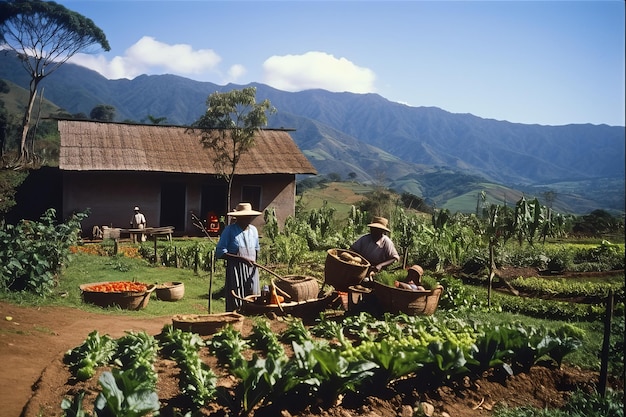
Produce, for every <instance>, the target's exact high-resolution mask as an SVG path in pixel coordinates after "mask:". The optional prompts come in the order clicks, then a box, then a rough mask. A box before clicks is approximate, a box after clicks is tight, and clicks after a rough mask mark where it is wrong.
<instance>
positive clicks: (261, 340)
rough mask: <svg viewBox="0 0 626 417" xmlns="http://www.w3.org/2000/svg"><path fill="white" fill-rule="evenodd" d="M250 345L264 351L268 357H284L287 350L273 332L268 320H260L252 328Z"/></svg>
mask: <svg viewBox="0 0 626 417" xmlns="http://www.w3.org/2000/svg"><path fill="white" fill-rule="evenodd" d="M250 345H251V346H252V347H253V348H255V349H257V350H262V351H263V352H265V353H266V354H267V356H270V355H271V356H274V357H277V358H278V357H284V356H286V355H285V348H284V347H283V345H282V343H281V342H280V340H279V339H278V335H276V333H274V332H273V331H272V329H271V328H270V326H269V323H268V322H267V320H266V319H262V318H260V319H258V320H257V321H256V322H255V323H254V325H253V326H252V334H251V335H250Z"/></svg>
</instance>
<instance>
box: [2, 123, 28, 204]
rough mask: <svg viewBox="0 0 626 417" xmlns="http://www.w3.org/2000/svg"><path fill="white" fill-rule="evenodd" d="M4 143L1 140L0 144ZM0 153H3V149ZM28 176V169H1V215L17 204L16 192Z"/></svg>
mask: <svg viewBox="0 0 626 417" xmlns="http://www.w3.org/2000/svg"><path fill="white" fill-rule="evenodd" d="M0 134H1V133H0ZM2 145H3V144H2V142H1V141H0V146H2ZM0 155H2V152H1V150H0ZM27 176H28V172H26V171H16V170H14V169H6V168H2V169H0V216H1V215H3V214H5V213H7V212H8V211H9V210H10V209H11V208H12V207H13V206H14V205H15V204H16V203H15V192H16V191H17V188H18V187H19V186H20V184H21V183H22V182H24V180H25V179H26V177H27Z"/></svg>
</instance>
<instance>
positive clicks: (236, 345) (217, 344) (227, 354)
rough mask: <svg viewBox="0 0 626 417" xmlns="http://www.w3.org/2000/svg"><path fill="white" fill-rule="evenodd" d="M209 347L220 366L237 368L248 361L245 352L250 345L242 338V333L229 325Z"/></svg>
mask: <svg viewBox="0 0 626 417" xmlns="http://www.w3.org/2000/svg"><path fill="white" fill-rule="evenodd" d="M208 347H209V350H210V351H211V353H212V354H213V355H215V356H216V357H217V360H218V361H219V362H220V364H222V365H226V366H229V367H230V368H237V367H238V366H240V365H241V364H242V363H244V362H245V361H246V359H245V358H244V356H243V352H244V350H246V349H248V348H249V347H250V345H249V344H248V342H247V341H246V340H245V339H244V338H243V337H242V336H241V333H240V332H238V331H237V330H235V329H234V327H233V326H232V325H230V324H229V325H227V326H226V327H225V328H223V329H222V330H220V331H219V332H217V333H215V334H214V335H213V337H212V338H211V341H210V342H209V344H208Z"/></svg>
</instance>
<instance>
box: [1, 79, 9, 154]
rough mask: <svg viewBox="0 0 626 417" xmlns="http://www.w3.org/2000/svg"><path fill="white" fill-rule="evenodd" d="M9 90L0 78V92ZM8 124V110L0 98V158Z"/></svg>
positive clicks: (3, 92)
mask: <svg viewBox="0 0 626 417" xmlns="http://www.w3.org/2000/svg"><path fill="white" fill-rule="evenodd" d="M9 90H10V89H9V85H8V84H7V83H6V82H5V81H4V80H0V94H6V93H8V92H9ZM8 126H9V112H8V111H7V109H6V108H5V107H4V101H3V100H0V158H2V157H3V156H4V146H5V144H6V139H7V131H8Z"/></svg>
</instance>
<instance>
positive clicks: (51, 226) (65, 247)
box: [0, 209, 87, 296]
mask: <svg viewBox="0 0 626 417" xmlns="http://www.w3.org/2000/svg"><path fill="white" fill-rule="evenodd" d="M86 217H87V212H83V213H77V214H74V215H73V216H72V217H71V218H70V219H68V220H67V221H66V222H65V223H60V224H56V211H55V210H54V209H48V210H46V212H45V213H44V214H43V215H42V216H41V218H40V220H39V221H30V220H22V221H20V222H19V223H18V224H17V225H15V226H14V225H10V224H4V223H2V224H0V290H2V291H28V292H32V293H35V294H37V295H39V296H46V295H49V294H50V293H51V292H52V289H53V288H54V286H55V284H56V279H57V277H58V276H59V274H60V273H61V271H62V270H63V267H64V266H65V264H66V262H67V261H68V259H69V256H70V250H69V248H70V246H71V245H73V244H75V243H76V242H77V241H78V238H79V232H80V222H81V221H82V220H83V219H84V218H86Z"/></svg>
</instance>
